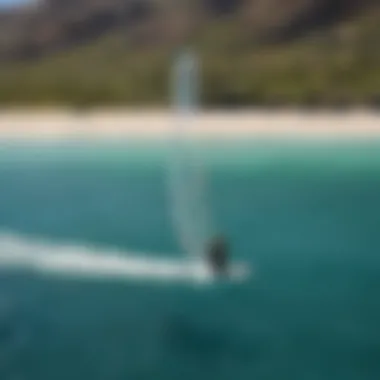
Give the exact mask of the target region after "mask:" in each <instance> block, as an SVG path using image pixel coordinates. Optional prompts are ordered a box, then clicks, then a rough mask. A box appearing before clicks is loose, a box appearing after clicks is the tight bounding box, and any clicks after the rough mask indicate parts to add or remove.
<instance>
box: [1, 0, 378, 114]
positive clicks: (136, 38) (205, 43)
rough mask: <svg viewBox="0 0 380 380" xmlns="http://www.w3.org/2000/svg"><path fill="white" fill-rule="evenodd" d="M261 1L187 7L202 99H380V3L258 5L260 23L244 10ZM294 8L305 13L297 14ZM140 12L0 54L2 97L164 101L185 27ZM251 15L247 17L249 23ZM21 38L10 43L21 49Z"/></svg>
mask: <svg viewBox="0 0 380 380" xmlns="http://www.w3.org/2000/svg"><path fill="white" fill-rule="evenodd" d="M54 1H55V2H56V3H58V0H54ZM65 1H67V0H65ZM81 1H83V2H84V3H85V2H86V1H87V0H86V1H85V0H81ZM123 1H124V2H125V0H119V1H117V0H112V1H110V3H115V4H119V5H120V4H121V3H123ZM161 1H163V0H161ZM265 1H268V0H255V1H252V0H251V1H250V0H246V1H244V0H241V1H238V0H233V1H232V0H229V1H228V0H223V1H219V2H216V1H214V2H213V1H211V0H208V1H204V2H203V3H202V4H203V7H202V9H201V11H199V8H196V9H194V8H192V12H194V13H193V14H196V15H197V16H198V17H197V18H196V19H195V21H194V23H193V25H191V26H189V25H186V27H187V28H190V29H191V30H192V33H191V39H190V40H189V41H190V42H191V45H192V46H193V47H194V48H195V49H196V51H197V52H198V53H199V55H200V57H201V60H202V66H203V70H202V71H203V94H202V96H203V99H202V100H203V103H204V104H206V105H208V106H231V107H233V106H252V105H267V106H281V105H286V106H293V105H303V106H310V107H313V106H334V107H337V106H345V105H350V104H359V105H361V104H366V105H372V106H380V46H379V44H378V43H379V41H380V10H379V7H378V6H377V5H376V3H377V2H376V1H375V4H374V5H371V6H370V7H369V8H368V9H367V8H365V9H363V10H362V11H361V12H360V13H359V11H358V10H357V12H358V13H357V14H351V15H347V14H346V13H348V12H346V11H347V10H348V8H347V7H348V4H349V3H350V4H351V3H352V4H353V3H355V2H354V1H353V0H351V1H348V0H347V1H346V2H343V3H345V4H346V6H347V7H346V8H344V9H343V10H344V11H343V10H342V9H341V10H340V11H339V12H338V8H337V9H335V13H334V12H332V11H331V10H330V13H329V12H327V10H326V9H325V13H323V12H321V11H320V10H314V13H313V12H311V10H310V9H311V8H308V7H306V5H305V4H308V3H313V4H315V3H316V2H310V1H309V0H295V1H293V3H295V4H298V3H299V4H302V7H300V8H296V7H295V8H294V9H287V8H281V9H276V10H274V11H272V13H273V14H272V15H271V12H269V11H268V10H265V9H264V8H265V7H264V8H263V10H262V11H261V12H262V15H266V16H265V17H266V18H265V17H264V16H262V19H261V20H260V18H259V16H260V13H259V12H258V10H256V11H252V13H249V10H250V8H249V7H247V4H250V3H255V4H256V6H257V4H258V3H260V2H261V3H262V2H265ZM138 2H139V1H138V0H135V3H138ZM157 2H159V1H158V0H156V3H157ZM271 2H272V3H274V4H275V3H276V0H271ZM331 2H332V3H334V1H333V0H331V1H330V3H331ZM341 2H342V0H341ZM99 3H102V1H100V0H99ZM193 3H194V4H195V3H199V1H198V2H193ZM317 3H318V2H317ZM65 4H68V3H65ZM107 4H109V3H107ZM215 4H217V5H215ZM223 4H224V7H223ZM206 5H207V7H206ZM115 6H116V5H115ZM301 10H302V12H301ZM297 11H298V12H301V15H302V17H300V18H297V17H296V13H297ZM135 12H137V11H136V9H135ZM139 12H140V13H138V12H137V13H136V14H135V15H134V16H133V17H134V19H135V20H136V19H137V20H140V18H141V19H142V20H143V21H139V22H137V25H136V23H135V24H133V26H131V25H132V21H130V23H131V24H128V25H127V27H125V26H124V25H119V24H118V23H116V24H115V25H114V26H113V27H111V25H113V24H112V22H110V23H109V24H107V25H108V27H103V28H102V32H101V33H95V34H94V35H92V36H91V33H90V32H89V29H87V32H86V33H87V34H86V33H85V31H83V30H82V32H81V34H80V35H82V36H83V35H86V36H87V37H86V38H87V39H86V41H85V42H83V43H79V42H78V43H71V44H69V43H67V41H66V42H64V41H63V40H60V42H59V44H58V46H59V48H56V49H53V48H52V46H54V44H53V45H51V44H47V45H46V46H45V50H44V49H42V47H41V48H40V50H39V51H40V52H43V54H42V53H41V54H38V55H37V56H34V54H32V55H31V56H29V57H27V56H25V55H24V56H23V55H22V54H21V55H17V54H16V55H15V56H11V57H10V56H7V57H6V58H4V59H3V60H2V61H0V83H1V86H0V103H1V104H3V105H13V104H33V105H58V104H68V105H72V106H76V107H90V106H95V105H100V104H102V105H104V104H105V105H165V104H167V103H168V82H169V72H170V66H171V64H172V62H173V58H174V57H175V55H176V53H177V50H178V46H180V43H181V42H182V41H183V40H184V36H186V33H184V32H183V30H184V29H183V30H182V34H181V27H183V24H181V23H180V26H179V27H178V28H175V23H173V18H170V28H169V27H168V25H167V24H166V23H164V25H162V21H163V20H169V19H168V18H165V16H164V15H166V17H167V14H164V15H163V14H162V13H160V14H159V15H157V12H156V13H155V12H152V13H150V11H149V9H145V10H144V9H143V8H141V9H140V11H139ZM144 12H145V13H144ZM196 12H198V13H196ZM210 13H211V16H210ZM148 14H149V15H150V14H154V17H153V18H150V17H151V16H149V17H148V16H147V15H148ZM142 15H145V16H142ZM270 15H271V17H269V16H270ZM312 15H314V18H313V17H312ZM177 16H178V13H177V14H176V17H177ZM248 16H249V17H251V19H250V22H249V23H246V22H247V17H248ZM322 16H323V17H322ZM13 17H14V16H13ZM129 17H132V16H129ZM144 17H147V18H144ZM173 17H174V16H173ZM255 18H256V22H255V23H253V21H252V20H254V19H255ZM111 19H112V18H110V20H111ZM179 19H180V18H179ZM157 20H159V21H161V24H157ZM305 20H306V21H307V23H306V21H305ZM148 21H149V22H150V23H149V22H148ZM153 21H154V22H153ZM301 21H304V22H301ZM80 25H85V23H84V21H83V24H80ZM86 25H96V23H95V24H91V23H88V24H86ZM104 25H106V24H104ZM0 27H1V18H0ZM0 30H1V28H0ZM63 30H65V29H64V28H63ZM76 30H78V26H77V29H76ZM188 30H189V29H187V30H186V32H187V33H188ZM66 34H68V32H67V30H66ZM187 35H188V34H187ZM155 37H156V38H155ZM75 41H76V40H75V38H74V42H75ZM19 43H20V42H17V43H16V42H14V44H15V45H12V44H11V46H23V45H17V44H19ZM8 46H9V42H8ZM41 46H44V45H43V44H42V45H41ZM11 51H13V52H14V51H15V50H14V49H13V50H11ZM25 51H29V52H30V50H28V49H26V50H25ZM25 51H24V53H25ZM20 56H21V57H22V59H20ZM10 58H11V59H10Z"/></svg>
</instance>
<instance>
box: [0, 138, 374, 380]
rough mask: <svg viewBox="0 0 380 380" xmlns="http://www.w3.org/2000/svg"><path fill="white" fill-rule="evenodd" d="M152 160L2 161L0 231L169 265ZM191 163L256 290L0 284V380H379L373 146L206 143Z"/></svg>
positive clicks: (115, 152)
mask: <svg viewBox="0 0 380 380" xmlns="http://www.w3.org/2000/svg"><path fill="white" fill-rule="evenodd" d="M210 144H211V143H210ZM204 148H205V152H206V147H204ZM165 160H166V156H165V144H164V143H161V144H152V143H149V144H148V143H141V144H137V145H136V144H135V143H132V142H129V143H125V142H124V143H117V144H116V143H115V144H112V145H105V144H100V143H98V144H89V143H87V144H86V143H83V142H82V143H79V142H76V143H74V142H71V143H65V144H58V145H57V144H53V143H51V144H38V145H34V146H33V145H24V146H21V145H16V144H8V145H3V146H2V147H1V148H0V184H1V185H0V230H1V231H11V232H15V233H17V234H19V236H20V238H21V237H25V236H28V237H34V236H37V237H41V238H49V239H53V240H54V241H55V242H56V243H57V244H60V243H64V242H72V241H74V242H89V243H91V244H94V245H99V246H117V247H120V248H123V249H125V250H129V249H131V250H137V251H152V252H156V254H157V255H160V254H165V253H166V252H173V253H175V252H177V251H178V250H177V247H176V242H175V237H174V234H173V232H172V230H171V224H170V219H169V206H170V204H169V203H168V198H167V194H166V191H165V190H166V188H165V186H166V183H165V173H166V171H165V170H166V166H165V165H166V161H165ZM205 162H206V164H207V165H208V173H209V175H210V195H211V196H210V198H211V200H212V208H213V209H214V212H215V215H216V218H217V220H218V224H219V227H220V228H221V229H222V230H223V231H226V232H227V234H228V236H229V237H230V240H231V244H232V246H233V249H234V254H235V256H236V257H237V258H239V259H244V260H246V261H248V262H249V263H250V264H251V265H252V266H254V268H255V271H256V276H255V277H254V278H252V279H251V280H250V281H249V282H248V283H246V284H244V285H243V286H227V285H224V286H214V287H211V288H202V287H197V288H194V287H189V286H184V285H176V286H173V285H164V284H160V285H153V284H151V283H139V284H138V283H133V282H130V281H120V280H118V281H98V282H97V281H84V280H78V281H69V280H64V279H62V278H44V279H43V278H38V277H36V276H33V275H32V274H30V273H29V274H28V273H13V272H12V273H11V272H4V271H2V272H1V274H0V284H1V287H0V371H1V372H0V378H1V379H3V378H4V379H8V378H9V379H14V378H23V379H31V380H45V379H46V380H47V379H68V378H70V379H73V380H77V379H81V380H82V379H115V380H116V379H117V380H119V379H157V380H159V379H165V380H166V379H178V378H182V379H183V380H187V379H189V380H190V379H194V378H197V379H200V380H202V379H218V380H219V379H235V378H236V379H260V380H261V379H269V380H272V379H273V380H278V379H284V380H287V379H289V380H295V379H302V380H309V379H310V380H312V379H313V380H314V379H323V380H325V379H334V380H337V379H338V380H340V379H342V380H350V379H353V380H354V379H355V380H356V379H357V380H359V379H360V380H362V379H371V380H372V379H373V380H375V379H378V378H380V364H379V357H380V344H379V342H380V323H379V321H380V298H379V296H378V294H379V291H380V276H379V274H380V255H379V252H380V234H379V232H378V228H379V225H380V143H379V142H371V143H364V142H361V143H359V142H358V143H352V142H349V143H332V142H330V143H324V144H322V143H313V144H312V143H306V142H302V143H301V142H287V143H283V142H282V143H279V142H268V141H267V142H265V141H262V142H255V143H254V142H250V141H246V142H240V143H234V144H232V143H230V144H227V143H224V145H223V144H222V145H221V144H216V143H213V144H211V145H209V147H208V149H207V152H206V154H205ZM0 249H1V242H0Z"/></svg>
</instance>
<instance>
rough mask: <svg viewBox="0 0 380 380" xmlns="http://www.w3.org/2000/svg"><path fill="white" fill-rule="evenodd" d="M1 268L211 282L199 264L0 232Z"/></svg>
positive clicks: (65, 274)
mask: <svg viewBox="0 0 380 380" xmlns="http://www.w3.org/2000/svg"><path fill="white" fill-rule="evenodd" d="M0 269H16V270H27V271H31V272H32V273H35V274H41V275H54V276H65V277H78V278H85V277H93V278H108V279H123V280H127V279H132V280H142V281H148V280H155V281H192V280H193V281H206V282H207V281H211V280H212V274H211V273H210V271H209V270H208V268H207V265H206V263H203V262H201V261H194V260H193V261H190V260H183V259H182V260H178V259H177V260H176V259H171V258H158V257H157V258H155V257H151V256H149V255H148V254H144V253H141V252H140V253H139V252H125V251H121V250H117V249H101V248H96V247H90V246H89V245H85V244H83V245H81V244H76V245H73V244H65V245H61V244H58V243H52V242H48V241H46V240H42V239H32V238H26V237H22V236H19V235H16V234H9V233H0Z"/></svg>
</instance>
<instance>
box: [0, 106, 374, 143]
mask: <svg viewBox="0 0 380 380" xmlns="http://www.w3.org/2000/svg"><path fill="white" fill-rule="evenodd" d="M180 122H181V118H179V116H178V115H176V114H175V113H173V112H171V111H170V110H162V109H161V110H159V109H149V110H140V109H134V110H128V109H104V110H99V109H98V110H88V111H85V112H75V111H73V110H65V109H62V110H52V109H50V110H48V109H47V110H45V111H43V110H30V109H17V110H16V109H13V110H2V111H0V140H8V139H26V140H30V139H66V138H69V139H73V138H76V137H79V138H90V139H92V138H95V139H97V138H101V139H110V138H111V139H115V138H130V139H144V140H145V139H154V140H156V139H165V138H170V137H171V136H172V134H173V132H174V131H175V125H176V124H179V123H180ZM187 132H188V133H189V135H192V136H194V137H196V138H202V139H203V138H206V139H208V138H210V139H213V140H214V139H223V140H224V139H242V138H243V139H244V138H269V139H278V138H280V139H281V138H311V139H313V138H328V139H331V138H338V139H346V138H375V137H380V113H378V112H370V111H368V110H349V111H344V112H336V111H331V112H330V111H298V110H281V111H278V110H277V111H269V110H241V111H224V110H209V111H201V112H200V113H198V114H197V115H193V116H191V124H190V126H189V128H188V129H187Z"/></svg>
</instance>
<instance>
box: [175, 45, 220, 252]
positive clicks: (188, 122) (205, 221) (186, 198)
mask: <svg viewBox="0 0 380 380" xmlns="http://www.w3.org/2000/svg"><path fill="white" fill-rule="evenodd" d="M199 82H200V73H199V61H198V60H197V57H196V56H195V54H194V53H192V52H191V51H189V50H186V51H184V52H182V53H181V54H180V55H179V57H178V59H177V60H176V62H175V65H174V69H173V76H172V105H173V107H174V115H175V121H174V128H173V139H172V155H171V157H170V173H169V179H170V182H169V183H170V193H169V194H170V197H171V198H170V204H171V206H172V216H173V222H174V227H175V229H176V232H177V235H178V240H179V243H180V244H181V248H182V249H183V250H184V251H185V252H186V253H188V254H190V255H192V257H200V258H201V257H203V254H204V249H205V244H206V243H207V241H208V240H209V238H210V236H211V235H212V234H213V233H214V227H213V225H214V223H213V221H212V217H211V212H210V209H209V202H207V199H206V184H205V180H206V179H205V175H204V174H205V173H204V171H203V170H202V169H203V164H202V160H201V155H202V151H201V149H199V140H198V141H197V139H196V137H195V133H194V125H195V123H196V118H197V112H198V110H199V89H200V83H199Z"/></svg>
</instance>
